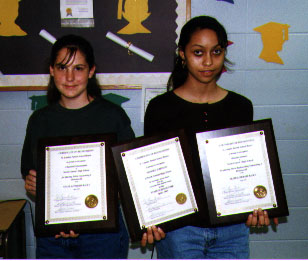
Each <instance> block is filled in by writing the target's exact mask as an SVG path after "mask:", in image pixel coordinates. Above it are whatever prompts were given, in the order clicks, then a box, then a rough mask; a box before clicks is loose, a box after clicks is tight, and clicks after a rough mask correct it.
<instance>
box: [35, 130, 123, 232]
mask: <svg viewBox="0 0 308 261" xmlns="http://www.w3.org/2000/svg"><path fill="white" fill-rule="evenodd" d="M115 138H116V137H115V135H114V134H99V135H89V136H74V137H56V138H44V139H40V140H39V145H38V173H37V196H36V211H35V212H36V213H35V216H36V218H35V234H36V235H37V236H53V235H56V234H59V232H62V231H63V232H66V233H69V231H70V230H73V231H74V232H75V233H80V232H87V233H91V232H96V233H97V232H103V231H114V230H115V229H116V227H117V220H118V218H117V211H118V206H117V183H116V176H115V174H114V169H115V168H114V163H113V159H112V154H111V149H110V148H111V145H113V144H114V142H115Z"/></svg>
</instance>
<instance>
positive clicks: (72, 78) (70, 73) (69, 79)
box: [66, 69, 75, 82]
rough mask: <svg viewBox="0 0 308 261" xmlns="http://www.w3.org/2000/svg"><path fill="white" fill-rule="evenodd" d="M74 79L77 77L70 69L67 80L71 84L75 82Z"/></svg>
mask: <svg viewBox="0 0 308 261" xmlns="http://www.w3.org/2000/svg"><path fill="white" fill-rule="evenodd" d="M74 77H75V76H74V72H73V70H70V69H68V70H67V71H66V80H67V81H69V82H71V81H73V80H74Z"/></svg>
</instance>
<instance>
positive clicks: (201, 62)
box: [179, 29, 225, 84]
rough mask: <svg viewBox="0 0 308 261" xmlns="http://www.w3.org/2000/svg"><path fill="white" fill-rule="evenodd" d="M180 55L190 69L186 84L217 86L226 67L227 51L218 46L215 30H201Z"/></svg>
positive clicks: (193, 35)
mask: <svg viewBox="0 0 308 261" xmlns="http://www.w3.org/2000/svg"><path fill="white" fill-rule="evenodd" d="M179 54H180V56H181V58H182V59H183V60H184V61H185V62H186V66H187V69H188V77H187V80H186V82H188V81H189V82H190V83H192V84H200V83H201V84H211V83H213V84H216V80H217V77H218V75H219V74H220V73H221V70H222V68H223V65H224V60H225V49H223V48H222V47H221V46H220V45H219V44H218V39H217V35H216V33H215V32H214V31H213V30H210V29H200V30H198V31H196V32H194V33H193V34H192V36H191V39H190V41H189V43H188V44H187V45H186V47H185V50H180V52H179Z"/></svg>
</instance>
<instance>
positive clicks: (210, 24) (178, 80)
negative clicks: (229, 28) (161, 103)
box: [167, 16, 232, 91]
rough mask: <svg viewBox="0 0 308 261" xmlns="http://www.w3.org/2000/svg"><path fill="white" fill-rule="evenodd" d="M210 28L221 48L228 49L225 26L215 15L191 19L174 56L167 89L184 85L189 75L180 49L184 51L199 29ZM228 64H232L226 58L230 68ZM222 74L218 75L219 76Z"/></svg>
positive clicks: (182, 32) (225, 62)
mask: <svg viewBox="0 0 308 261" xmlns="http://www.w3.org/2000/svg"><path fill="white" fill-rule="evenodd" d="M202 29H210V30H213V31H214V32H215V33H216V35H217V38H218V44H219V45H220V46H221V48H224V49H225V50H226V49H227V46H228V37H227V32H226V30H225V28H224V27H223V26H222V25H221V24H220V23H219V22H218V21H217V20H216V19H215V18H213V17H210V16H197V17H194V18H192V19H191V20H189V21H188V22H187V23H186V24H185V25H184V26H183V28H182V30H181V34H180V40H179V43H178V50H177V51H178V52H177V54H176V55H175V58H174V64H173V71H172V73H171V75H170V77H169V80H168V84H167V90H168V91H170V90H174V89H176V88H178V87H180V86H181V85H183V84H184V83H185V81H186V79H187V76H188V70H187V67H186V66H185V67H184V68H183V65H182V58H181V57H180V55H179V50H182V51H184V50H185V47H186V45H187V44H188V43H189V41H190V39H191V36H192V35H193V34H194V33H195V32H196V31H198V30H202ZM227 65H232V62H230V61H229V60H228V59H226V58H225V61H224V68H225V69H228V67H227ZM219 76H220V74H219V75H218V78H219Z"/></svg>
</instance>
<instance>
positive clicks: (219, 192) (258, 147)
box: [197, 130, 277, 216]
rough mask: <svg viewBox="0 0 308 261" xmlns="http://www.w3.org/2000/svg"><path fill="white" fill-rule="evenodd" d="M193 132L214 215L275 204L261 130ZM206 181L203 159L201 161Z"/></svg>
mask: <svg viewBox="0 0 308 261" xmlns="http://www.w3.org/2000/svg"><path fill="white" fill-rule="evenodd" d="M204 135H206V133H204V134H203V133H197V141H198V148H199V153H200V158H201V161H202V158H203V157H206V159H207V164H208V168H209V172H210V179H211V184H212V189H213V194H214V200H215V205H216V211H217V215H218V216H226V215H232V214H238V213H244V212H249V211H252V210H254V209H257V208H262V209H270V208H273V207H277V200H276V196H275V191H274V185H273V180H272V175H271V169H270V164H269V159H268V153H267V147H266V142H265V133H264V131H262V130H261V131H254V132H249V133H244V134H236V135H230V136H224V137H218V138H210V139H207V138H205V137H203V136H204ZM201 164H202V170H203V178H204V181H205V182H207V180H206V178H207V177H206V175H204V174H205V171H206V167H205V165H204V164H205V162H204V161H203V162H201Z"/></svg>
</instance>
